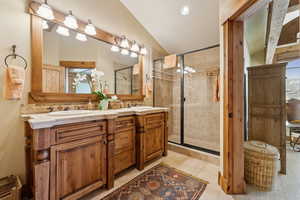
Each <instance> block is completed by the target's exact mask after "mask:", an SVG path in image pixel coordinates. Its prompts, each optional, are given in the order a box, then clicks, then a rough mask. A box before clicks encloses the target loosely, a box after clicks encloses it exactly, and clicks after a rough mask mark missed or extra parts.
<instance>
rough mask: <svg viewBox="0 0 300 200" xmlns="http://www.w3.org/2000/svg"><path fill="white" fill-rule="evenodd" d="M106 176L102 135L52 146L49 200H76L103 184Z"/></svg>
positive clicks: (104, 146)
mask: <svg viewBox="0 0 300 200" xmlns="http://www.w3.org/2000/svg"><path fill="white" fill-rule="evenodd" d="M106 174H107V171H106V141H105V139H104V136H97V137H93V138H89V139H85V140H80V141H75V142H70V143H66V144H60V145H56V146H53V147H51V180H50V184H51V186H53V187H50V188H51V190H52V191H50V199H51V200H58V199H68V200H69V199H78V198H80V197H81V196H83V195H85V194H87V193H89V192H91V191H92V190H95V189H97V188H99V187H101V186H102V185H104V184H106V179H107V177H106V176H107V175H106ZM52 188H53V189H52ZM53 190H54V191H53Z"/></svg>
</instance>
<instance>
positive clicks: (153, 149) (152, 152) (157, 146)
mask: <svg viewBox="0 0 300 200" xmlns="http://www.w3.org/2000/svg"><path fill="white" fill-rule="evenodd" d="M163 150H164V123H163V122H157V123H151V124H147V125H146V132H145V161H148V160H151V159H153V158H155V157H157V156H161V155H162V153H163Z"/></svg>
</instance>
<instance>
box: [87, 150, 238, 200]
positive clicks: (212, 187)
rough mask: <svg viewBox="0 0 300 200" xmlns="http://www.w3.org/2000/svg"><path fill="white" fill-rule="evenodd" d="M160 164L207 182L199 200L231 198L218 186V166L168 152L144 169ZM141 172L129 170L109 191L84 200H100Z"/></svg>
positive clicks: (101, 191)
mask: <svg viewBox="0 0 300 200" xmlns="http://www.w3.org/2000/svg"><path fill="white" fill-rule="evenodd" d="M160 162H164V163H166V164H168V165H169V166H171V167H175V168H177V169H179V170H182V171H184V172H187V173H189V174H191V175H193V176H196V177H198V178H200V179H203V180H206V181H208V182H209V184H208V186H207V188H206V190H205V192H204V194H203V195H202V196H201V198H200V200H231V199H232V197H231V196H229V195H226V194H224V193H223V191H222V190H221V189H220V187H219V186H218V182H217V178H218V170H219V168H218V166H216V165H214V164H211V163H208V162H205V161H202V160H199V159H195V158H191V157H188V156H185V155H183V154H180V153H176V152H173V151H169V155H168V156H167V157H164V158H161V159H159V160H156V161H154V162H152V163H151V164H149V165H147V167H146V168H145V169H144V171H145V170H148V169H150V168H151V167H153V166H155V165H157V164H158V163H160ZM142 172H143V171H138V170H137V169H129V170H128V171H127V172H126V174H125V175H123V176H121V177H119V178H117V179H116V180H115V187H114V188H113V189H112V190H110V191H103V190H98V191H95V192H93V193H91V194H90V195H88V196H86V197H84V198H83V199H84V200H100V199H101V198H102V197H103V196H105V195H106V194H108V193H110V192H112V191H113V190H115V189H116V188H118V187H120V186H122V185H123V184H125V183H127V182H128V181H130V180H132V179H133V178H134V177H136V176H137V175H139V174H141V173H142Z"/></svg>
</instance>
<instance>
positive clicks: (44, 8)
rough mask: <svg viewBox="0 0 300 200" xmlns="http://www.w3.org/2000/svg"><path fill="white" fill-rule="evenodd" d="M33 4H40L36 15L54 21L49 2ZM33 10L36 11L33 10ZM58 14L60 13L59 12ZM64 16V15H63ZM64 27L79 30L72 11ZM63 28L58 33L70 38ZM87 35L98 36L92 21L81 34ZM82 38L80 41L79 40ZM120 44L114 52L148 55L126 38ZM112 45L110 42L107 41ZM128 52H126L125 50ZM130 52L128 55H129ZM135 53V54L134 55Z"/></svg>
mask: <svg viewBox="0 0 300 200" xmlns="http://www.w3.org/2000/svg"><path fill="white" fill-rule="evenodd" d="M31 3H34V4H38V5H39V6H38V8H37V10H36V14H37V15H39V16H40V17H42V18H45V19H47V20H50V21H51V20H54V19H55V16H54V11H53V9H52V8H51V7H50V6H49V5H48V3H47V0H45V2H44V3H38V2H34V1H32V2H31ZM32 10H35V9H34V8H32ZM57 12H58V11H57ZM61 14H63V13H61ZM63 24H64V26H66V27H68V28H70V29H75V30H76V29H78V28H79V25H78V22H77V19H76V17H75V16H74V15H73V13H72V11H69V14H68V15H67V16H65V19H64V21H63ZM46 26H47V25H46V24H45V23H44V22H43V27H44V28H46ZM66 27H63V26H58V28H57V30H56V32H57V33H59V34H61V35H63V36H69V35H70V33H69V29H67V28H66ZM83 31H84V33H86V34H87V35H91V36H95V35H97V28H96V27H95V26H94V25H93V24H92V22H91V20H90V19H89V20H88V24H86V26H85V28H84V30H81V31H80V32H83ZM78 35H79V34H77V36H76V39H78V40H81V41H86V39H87V38H86V35H84V34H82V35H83V36H82V35H79V36H78ZM79 38H80V39H79ZM117 38H118V40H119V41H118V42H115V44H113V46H112V47H111V51H113V52H120V50H121V53H122V52H123V55H129V54H130V55H132V57H135V55H138V54H141V55H146V54H147V49H146V48H145V47H144V45H139V44H138V43H137V42H136V41H133V42H131V41H129V40H128V39H127V38H126V36H124V35H123V36H121V37H117ZM107 42H108V43H110V41H107ZM124 49H125V50H126V51H125V50H124ZM127 52H128V53H127ZM132 52H133V53H132Z"/></svg>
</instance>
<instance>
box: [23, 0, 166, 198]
mask: <svg viewBox="0 0 300 200" xmlns="http://www.w3.org/2000/svg"><path fill="white" fill-rule="evenodd" d="M40 6H41V3H39V2H35V1H32V2H31V3H30V5H29V6H28V7H29V13H30V14H31V38H32V40H31V47H32V48H31V50H32V65H31V77H34V78H33V79H32V84H31V91H30V93H29V96H28V102H29V104H32V105H34V106H32V107H34V109H33V112H34V113H36V112H35V111H36V110H35V109H39V108H37V107H39V106H40V105H41V104H42V105H44V106H45V105H47V106H48V105H49V106H50V105H52V103H54V104H55V105H59V106H58V107H60V108H59V109H57V110H63V109H64V108H63V107H62V106H60V104H64V103H68V105H71V106H72V107H73V109H74V110H71V111H60V112H50V113H44V114H32V115H23V116H22V117H23V118H25V127H26V165H27V166H26V168H27V185H28V187H29V191H31V193H32V194H33V196H34V199H36V200H49V199H50V200H60V199H64V200H70V199H79V198H80V197H82V196H84V195H85V194H87V193H89V192H91V191H93V190H95V189H98V188H101V187H103V188H104V187H106V188H108V189H110V188H112V187H113V186H114V177H115V175H116V174H118V173H120V172H123V171H124V170H125V169H127V168H129V167H134V166H135V167H137V168H138V169H139V170H142V169H143V168H144V166H145V163H146V162H148V161H150V160H153V159H155V158H158V157H160V156H162V155H167V141H168V139H167V120H168V119H167V109H165V108H152V107H133V108H123V109H118V110H106V111H97V110H82V109H81V108H76V107H75V106H74V105H73V104H76V103H80V105H84V104H85V103H86V104H87V103H88V102H99V100H101V99H98V98H97V95H95V94H93V93H94V92H103V93H105V94H106V96H107V97H112V96H117V97H118V99H119V100H121V101H122V102H124V103H127V104H128V102H139V103H141V104H143V101H144V97H145V95H144V88H145V86H144V83H145V81H144V79H143V77H144V76H145V74H144V67H145V66H144V55H145V52H144V53H142V52H133V51H132V49H130V48H128V49H127V50H128V51H132V52H131V54H130V55H134V56H127V57H126V56H124V55H122V56H119V55H118V54H119V53H120V52H115V51H113V48H115V47H116V46H120V42H121V40H122V41H125V39H126V38H124V36H118V35H113V34H111V33H109V32H107V31H105V30H102V29H99V28H97V27H94V28H95V31H96V34H95V35H93V36H91V35H89V34H87V35H85V36H86V38H85V43H83V41H82V40H81V41H79V40H78V38H77V35H78V34H81V35H82V33H84V32H85V27H86V26H88V25H90V22H85V21H83V20H78V25H79V26H78V29H65V31H67V33H68V34H62V32H61V31H59V29H62V27H61V25H63V24H64V21H65V18H66V17H67V16H68V14H67V13H63V12H62V11H60V10H55V9H53V14H54V19H52V20H50V19H47V20H46V21H45V19H44V18H43V16H40V15H39V12H38V10H39V8H40ZM45 24H47V27H48V28H47V27H46V28H45V26H44V25H45ZM126 41H127V39H126ZM128 42H129V43H130V45H133V44H135V42H134V41H129V40H128ZM54 44H55V45H54ZM142 46H143V45H140V47H142ZM141 49H144V50H146V49H145V48H144V47H143V48H141ZM66 52H67V53H66ZM35 105H37V106H35ZM40 107H43V106H40ZM47 109H48V108H47ZM48 111H53V109H52V108H51V107H49V110H48ZM48 111H45V112H48ZM42 112H44V111H42ZM26 113H28V112H26Z"/></svg>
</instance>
